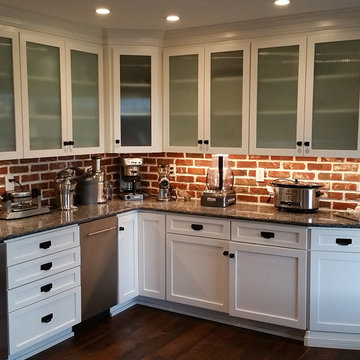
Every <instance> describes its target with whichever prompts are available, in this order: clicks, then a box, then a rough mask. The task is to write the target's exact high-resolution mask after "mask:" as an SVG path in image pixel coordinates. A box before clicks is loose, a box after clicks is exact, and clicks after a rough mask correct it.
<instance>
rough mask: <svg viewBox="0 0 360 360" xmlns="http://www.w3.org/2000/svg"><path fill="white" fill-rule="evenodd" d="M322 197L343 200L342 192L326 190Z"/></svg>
mask: <svg viewBox="0 0 360 360" xmlns="http://www.w3.org/2000/svg"><path fill="white" fill-rule="evenodd" d="M324 199H333V200H343V193H341V192H333V191H326V193H325V197H324Z"/></svg>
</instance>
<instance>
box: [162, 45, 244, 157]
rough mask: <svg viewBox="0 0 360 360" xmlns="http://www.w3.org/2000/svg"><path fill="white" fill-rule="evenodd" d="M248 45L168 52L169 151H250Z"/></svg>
mask: <svg viewBox="0 0 360 360" xmlns="http://www.w3.org/2000/svg"><path fill="white" fill-rule="evenodd" d="M249 49H250V46H249V43H248V42H229V43H222V44H208V45H206V46H186V47H173V48H166V49H165V50H164V131H165V134H164V142H165V150H167V151H187V152H199V151H200V152H203V151H205V152H227V153H237V154H239V153H246V151H247V137H248V134H247V128H248V111H247V109H248V99H249V97H248V91H249Z"/></svg>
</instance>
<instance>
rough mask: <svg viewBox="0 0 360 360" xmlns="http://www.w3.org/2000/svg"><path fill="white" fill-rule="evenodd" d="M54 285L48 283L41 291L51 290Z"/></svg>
mask: <svg viewBox="0 0 360 360" xmlns="http://www.w3.org/2000/svg"><path fill="white" fill-rule="evenodd" d="M52 287H53V285H52V284H47V285H44V286H42V287H41V288H40V291H41V292H49V291H50V290H51V289H52Z"/></svg>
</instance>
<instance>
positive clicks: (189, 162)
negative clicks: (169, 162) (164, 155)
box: [175, 159, 194, 166]
mask: <svg viewBox="0 0 360 360" xmlns="http://www.w3.org/2000/svg"><path fill="white" fill-rule="evenodd" d="M175 164H176V166H178V165H183V166H193V165H194V160H189V159H186V160H183V159H177V160H175Z"/></svg>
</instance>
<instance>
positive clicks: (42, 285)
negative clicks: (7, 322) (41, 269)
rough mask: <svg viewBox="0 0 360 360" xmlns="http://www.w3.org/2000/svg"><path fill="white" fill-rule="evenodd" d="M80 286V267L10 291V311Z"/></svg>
mask: <svg viewBox="0 0 360 360" xmlns="http://www.w3.org/2000/svg"><path fill="white" fill-rule="evenodd" d="M76 286H80V267H79V266H78V267H76V268H73V269H70V270H67V271H62V272H61V273H59V274H56V275H52V276H48V277H46V278H45V279H41V280H38V281H34V282H32V283H30V284H27V285H23V286H19V287H17V288H15V289H12V290H9V291H8V309H9V312H12V311H15V310H18V309H20V308H23V307H25V306H28V305H31V304H34V303H36V302H38V301H41V300H45V299H47V298H49V297H50V296H54V295H57V294H60V293H61V292H63V291H66V290H69V289H72V288H74V287H76Z"/></svg>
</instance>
